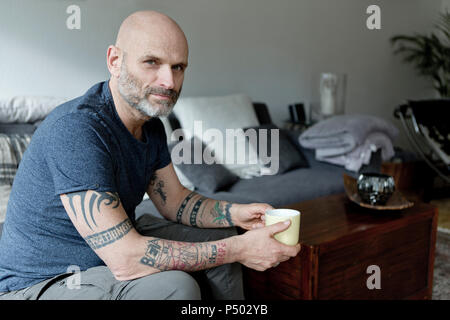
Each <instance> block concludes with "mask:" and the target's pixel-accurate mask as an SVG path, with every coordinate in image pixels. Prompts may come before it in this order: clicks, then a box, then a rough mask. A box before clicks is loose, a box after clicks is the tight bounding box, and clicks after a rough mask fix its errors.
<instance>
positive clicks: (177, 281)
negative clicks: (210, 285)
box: [166, 271, 201, 300]
mask: <svg viewBox="0 0 450 320" xmlns="http://www.w3.org/2000/svg"><path fill="white" fill-rule="evenodd" d="M166 273H170V275H169V279H170V286H171V287H172V289H173V292H172V294H171V296H170V297H169V298H167V299H175V300H200V299H201V292H200V286H199V285H198V283H197V281H195V279H194V278H193V277H192V276H191V275H190V274H188V273H186V272H183V271H170V272H169V271H166Z"/></svg>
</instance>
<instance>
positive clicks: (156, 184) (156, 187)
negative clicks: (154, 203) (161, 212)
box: [150, 174, 167, 204]
mask: <svg viewBox="0 0 450 320" xmlns="http://www.w3.org/2000/svg"><path fill="white" fill-rule="evenodd" d="M150 185H151V186H152V189H153V191H152V193H153V194H157V195H159V197H160V198H161V200H162V202H163V204H166V200H167V194H166V192H165V191H164V189H163V188H164V181H163V180H158V177H157V176H156V174H154V175H153V176H152V177H151V178H150Z"/></svg>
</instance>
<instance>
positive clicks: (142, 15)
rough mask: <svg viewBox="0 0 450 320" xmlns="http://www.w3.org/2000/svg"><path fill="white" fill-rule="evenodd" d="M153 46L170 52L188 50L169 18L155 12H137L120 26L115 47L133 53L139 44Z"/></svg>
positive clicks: (184, 38) (180, 32) (179, 31)
mask: <svg viewBox="0 0 450 320" xmlns="http://www.w3.org/2000/svg"><path fill="white" fill-rule="evenodd" d="M143 41H144V42H145V43H147V44H153V43H155V42H158V46H162V47H164V48H166V49H172V50H182V51H186V52H187V50H188V44H187V40H186V37H185V35H184V32H183V30H181V28H180V26H179V25H178V24H177V23H176V22H175V21H174V20H173V19H172V18H170V17H168V16H166V15H165V14H162V13H159V12H156V11H137V12H135V13H133V14H131V15H129V16H128V17H127V18H126V19H125V20H124V21H123V22H122V24H121V26H120V29H119V32H118V34H117V39H116V46H117V47H119V48H120V49H122V50H123V51H125V52H127V53H128V52H131V53H134V51H135V50H138V49H139V47H140V46H139V43H142V42H143Z"/></svg>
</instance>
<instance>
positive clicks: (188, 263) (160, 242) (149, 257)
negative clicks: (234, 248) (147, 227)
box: [141, 239, 226, 271]
mask: <svg viewBox="0 0 450 320" xmlns="http://www.w3.org/2000/svg"><path fill="white" fill-rule="evenodd" d="M225 249H226V244H225V243H224V242H219V243H214V244H212V243H191V242H177V241H168V240H164V239H152V240H148V241H147V249H146V252H145V255H144V256H143V257H142V258H141V263H142V264H144V265H147V266H150V267H154V268H157V269H159V270H161V271H165V270H184V271H197V270H202V269H207V268H211V267H213V266H217V265H218V264H223V263H224V260H225V253H226V251H225Z"/></svg>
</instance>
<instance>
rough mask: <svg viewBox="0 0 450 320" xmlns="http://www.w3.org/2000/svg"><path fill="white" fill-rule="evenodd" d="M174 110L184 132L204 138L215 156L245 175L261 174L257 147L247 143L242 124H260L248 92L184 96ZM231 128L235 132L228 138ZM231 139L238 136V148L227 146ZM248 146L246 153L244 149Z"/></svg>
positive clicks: (244, 176)
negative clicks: (214, 95) (210, 95)
mask: <svg viewBox="0 0 450 320" xmlns="http://www.w3.org/2000/svg"><path fill="white" fill-rule="evenodd" d="M174 114H175V116H176V117H177V119H178V120H179V122H180V125H181V127H182V129H183V131H184V136H185V137H186V138H187V139H190V138H191V137H193V136H196V137H197V138H198V139H200V140H201V141H202V142H203V143H204V144H206V145H207V146H208V148H210V149H211V150H213V151H214V153H215V157H216V158H217V160H218V161H219V162H220V163H221V164H223V166H224V167H225V168H227V169H228V170H230V171H231V172H233V173H235V174H236V175H238V176H239V177H240V178H243V179H245V178H250V177H252V176H257V175H260V166H259V164H258V162H257V158H256V150H251V149H250V147H249V146H248V145H246V139H245V136H244V135H243V132H242V128H245V127H250V126H257V125H258V124H259V122H258V118H257V117H256V114H255V111H254V107H253V103H252V101H251V99H250V98H249V97H248V96H247V95H244V94H235V95H228V96H223V97H192V98H182V99H179V101H178V102H177V104H176V106H175V108H174ZM227 129H231V130H232V131H233V132H234V136H233V137H232V138H228V139H227V138H226V137H227ZM217 138H220V141H217V140H218V139H217ZM231 139H234V143H233V145H234V147H235V150H231V149H230V145H229V146H228V149H227V142H228V143H231V141H230V140H231ZM244 148H245V150H246V152H247V153H246V154H244V153H243V152H241V151H240V150H244ZM244 156H245V158H244ZM240 157H241V158H240ZM242 159H244V160H242Z"/></svg>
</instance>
